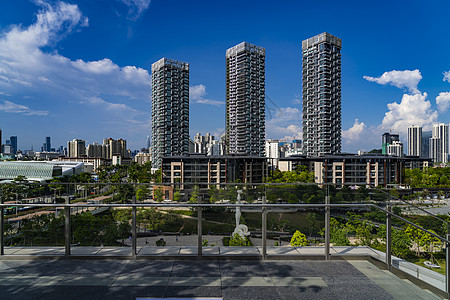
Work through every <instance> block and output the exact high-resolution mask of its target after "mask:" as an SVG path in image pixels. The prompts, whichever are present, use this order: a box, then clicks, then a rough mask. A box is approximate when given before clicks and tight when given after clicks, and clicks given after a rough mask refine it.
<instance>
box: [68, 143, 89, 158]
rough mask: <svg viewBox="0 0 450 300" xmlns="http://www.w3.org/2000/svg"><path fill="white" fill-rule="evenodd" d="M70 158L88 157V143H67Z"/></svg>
mask: <svg viewBox="0 0 450 300" xmlns="http://www.w3.org/2000/svg"><path fill="white" fill-rule="evenodd" d="M67 151H68V155H69V157H82V156H85V155H86V141H84V140H78V139H73V140H72V141H68V142H67Z"/></svg>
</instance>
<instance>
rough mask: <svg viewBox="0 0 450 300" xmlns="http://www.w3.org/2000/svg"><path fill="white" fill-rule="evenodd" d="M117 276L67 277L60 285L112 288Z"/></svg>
mask: <svg viewBox="0 0 450 300" xmlns="http://www.w3.org/2000/svg"><path fill="white" fill-rule="evenodd" d="M116 278H117V276H113V275H111V274H110V275H109V276H77V275H67V276H66V277H65V278H63V279H62V280H61V281H60V282H59V283H58V285H60V286H61V285H76V286H110V285H112V284H113V283H114V281H115V280H116Z"/></svg>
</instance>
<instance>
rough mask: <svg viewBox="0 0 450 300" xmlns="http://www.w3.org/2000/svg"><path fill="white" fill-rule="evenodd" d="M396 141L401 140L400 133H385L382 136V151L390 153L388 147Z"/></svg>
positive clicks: (386, 153) (385, 153)
mask: <svg viewBox="0 0 450 300" xmlns="http://www.w3.org/2000/svg"><path fill="white" fill-rule="evenodd" d="M395 141H397V142H398V141H400V135H398V134H397V133H390V132H386V133H383V135H382V136H381V153H382V154H384V155H388V147H389V145H392V143H393V142H395Z"/></svg>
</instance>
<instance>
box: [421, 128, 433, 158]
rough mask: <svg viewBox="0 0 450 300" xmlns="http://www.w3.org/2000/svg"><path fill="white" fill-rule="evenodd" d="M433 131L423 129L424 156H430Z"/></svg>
mask: <svg viewBox="0 0 450 300" xmlns="http://www.w3.org/2000/svg"><path fill="white" fill-rule="evenodd" d="M432 136H433V135H432V133H431V131H422V156H421V157H423V158H430V139H431V137H432Z"/></svg>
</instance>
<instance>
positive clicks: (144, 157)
mask: <svg viewBox="0 0 450 300" xmlns="http://www.w3.org/2000/svg"><path fill="white" fill-rule="evenodd" d="M133 161H134V162H136V163H137V164H138V165H141V166H142V165H143V164H145V163H146V162H151V161H152V154H151V153H144V152H139V153H138V154H136V155H135V156H134V157H133Z"/></svg>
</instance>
